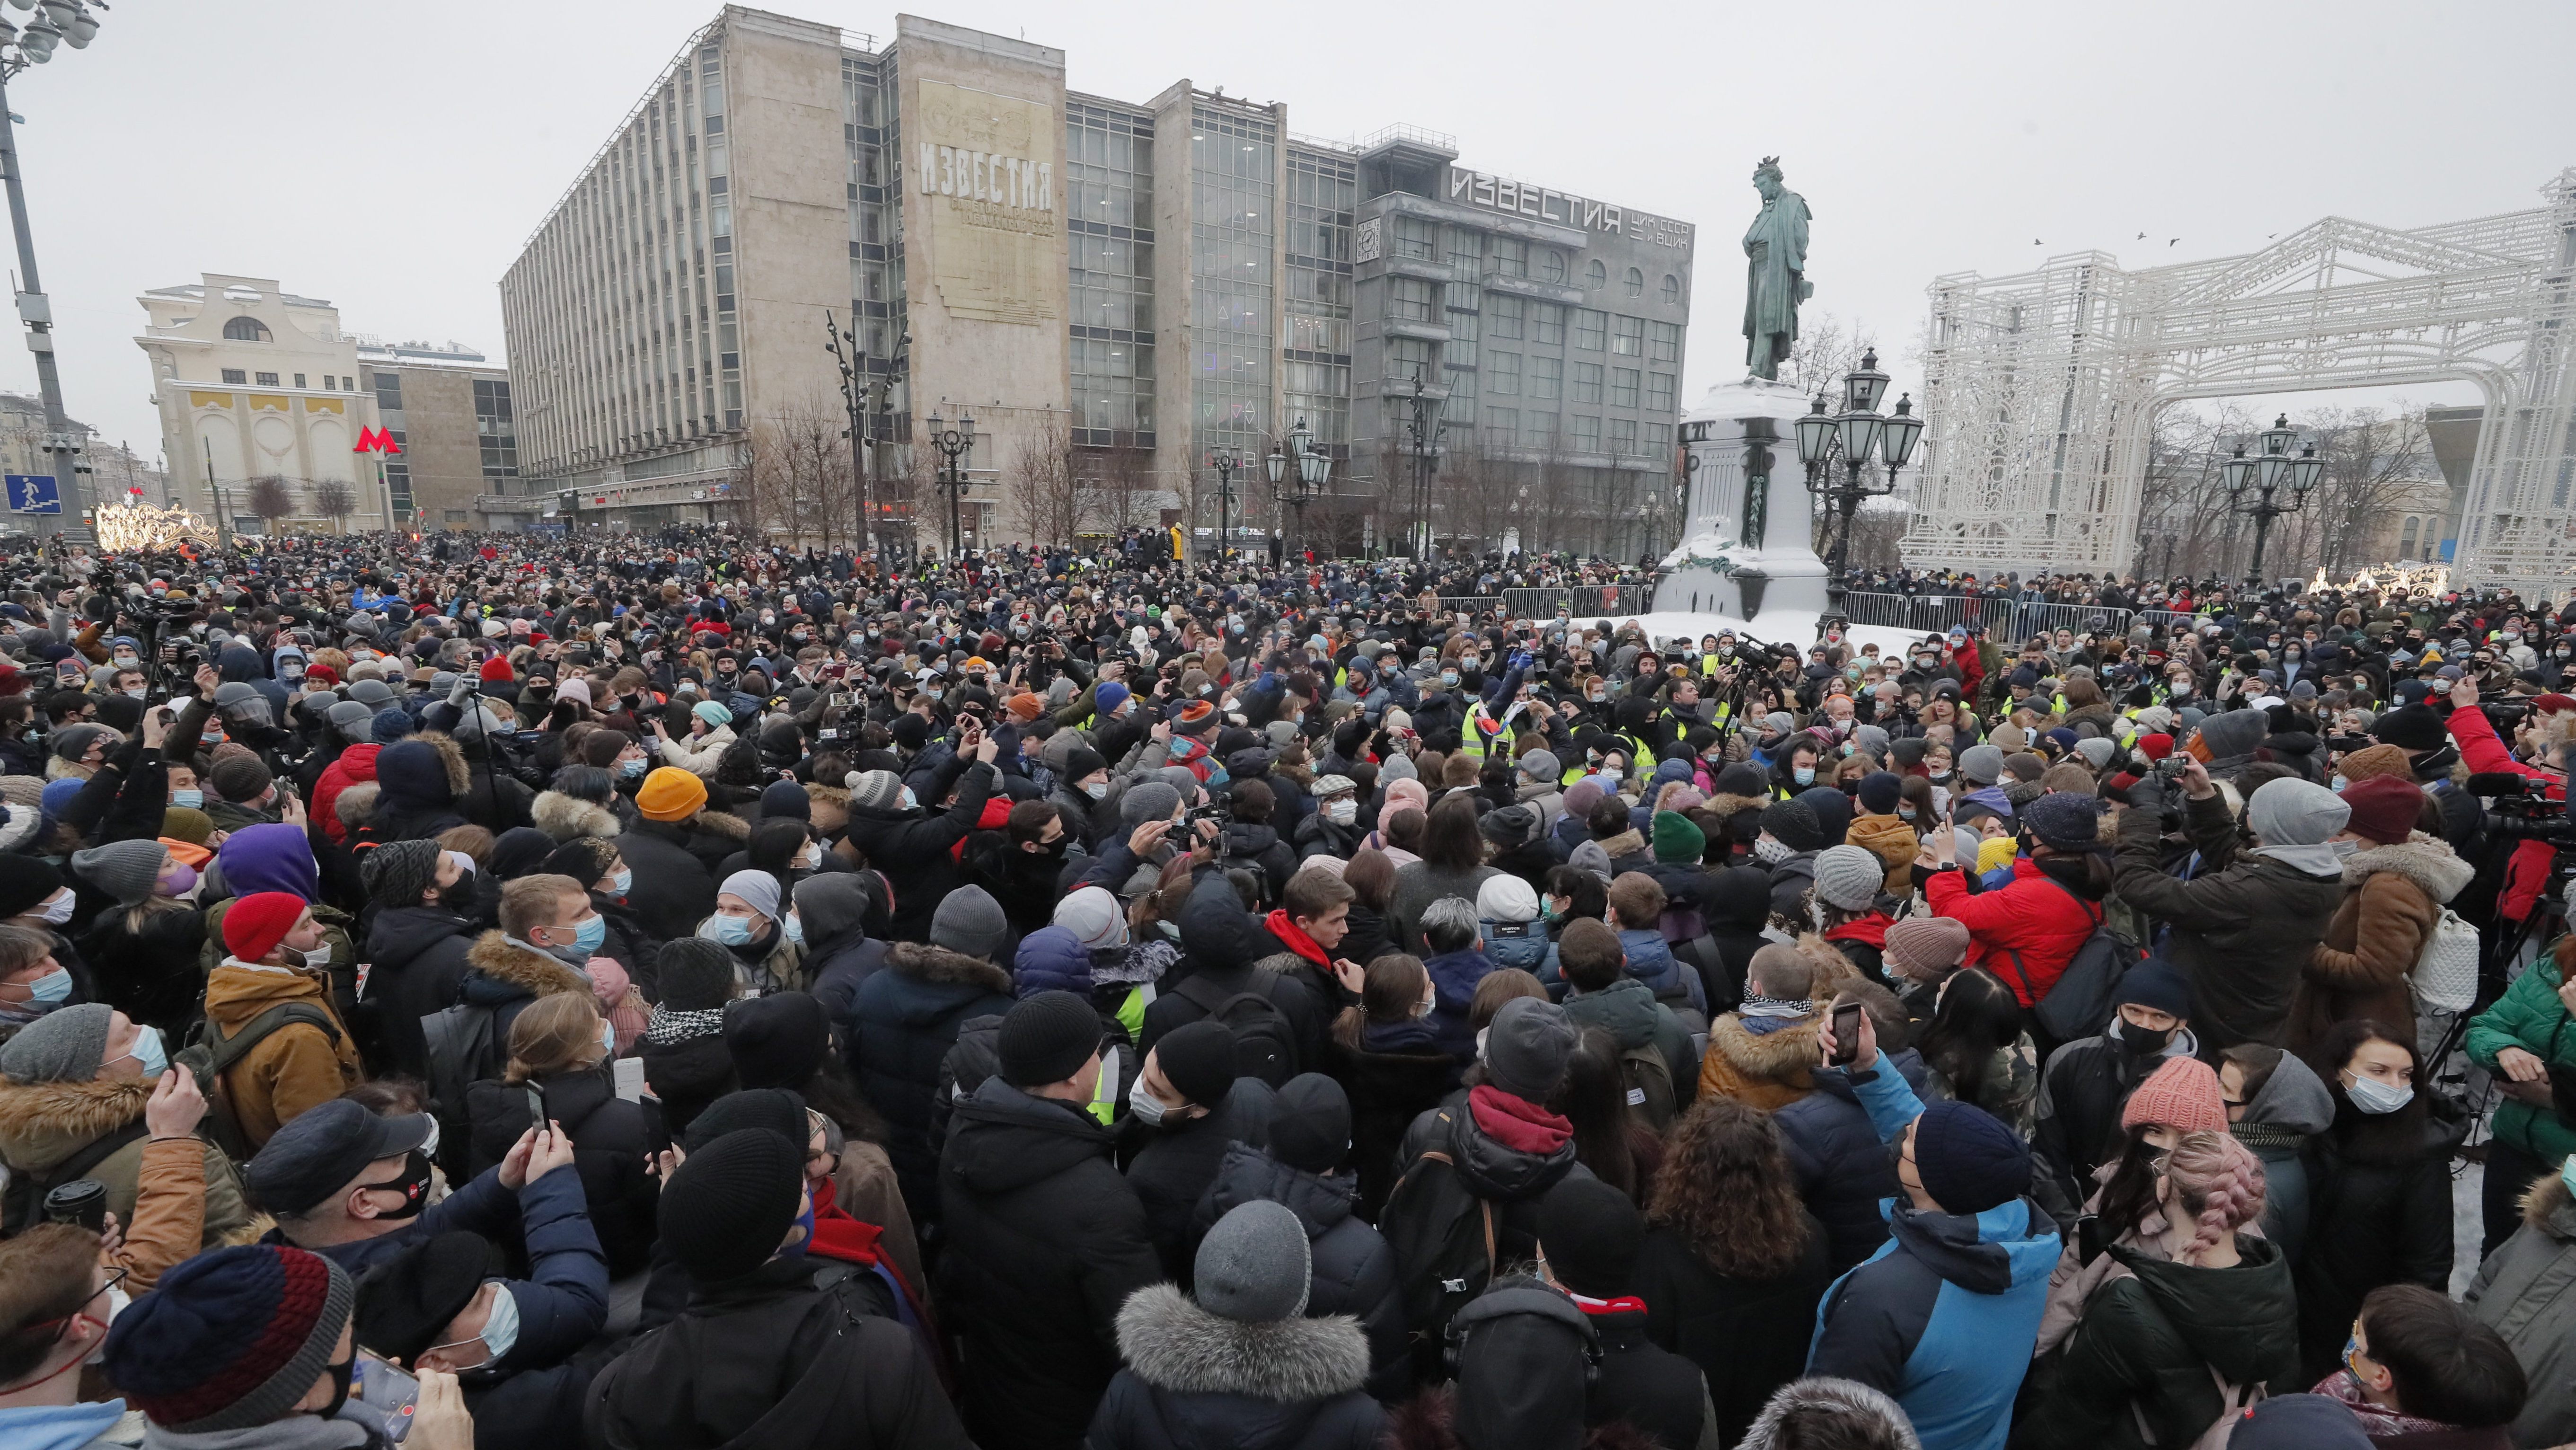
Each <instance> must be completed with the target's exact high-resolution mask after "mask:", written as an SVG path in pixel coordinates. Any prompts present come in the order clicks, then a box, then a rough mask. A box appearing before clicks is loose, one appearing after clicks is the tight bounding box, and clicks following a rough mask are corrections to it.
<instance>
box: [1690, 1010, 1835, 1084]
mask: <svg viewBox="0 0 2576 1450" xmlns="http://www.w3.org/2000/svg"><path fill="white" fill-rule="evenodd" d="M1818 1020H1819V1019H1818V1018H1816V1017H1809V1018H1808V1019H1807V1020H1805V1021H1803V1022H1792V1023H1790V1024H1789V1025H1788V1026H1786V1027H1780V1028H1775V1029H1773V1030H1772V1031H1769V1032H1764V1033H1759V1034H1756V1033H1752V1032H1748V1031H1746V1030H1745V1028H1744V1019H1743V1018H1742V1017H1740V1016H1738V1015H1737V1014H1735V1013H1733V1012H1729V1013H1727V1014H1726V1015H1725V1016H1722V1017H1720V1018H1718V1019H1717V1020H1716V1021H1714V1022H1711V1023H1709V1024H1708V1050H1709V1051H1711V1052H1714V1053H1719V1054H1721V1055H1723V1056H1724V1057H1725V1058H1726V1060H1727V1062H1728V1063H1729V1064H1730V1065H1732V1066H1733V1067H1734V1068H1735V1070H1736V1071H1737V1072H1740V1073H1742V1074H1743V1075H1745V1076H1746V1077H1758V1078H1762V1079H1765V1080H1766V1081H1770V1082H1787V1083H1804V1082H1806V1081H1807V1073H1808V1070H1809V1069H1811V1068H1813V1067H1815V1066H1816V1064H1817V1062H1818V1061H1819V1060H1820V1059H1819V1058H1818V1057H1817V1054H1816V1027H1817V1024H1818Z"/></svg>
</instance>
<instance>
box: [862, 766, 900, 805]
mask: <svg viewBox="0 0 2576 1450" xmlns="http://www.w3.org/2000/svg"><path fill="white" fill-rule="evenodd" d="M849 785H850V804H852V805H854V806H863V807H865V808H867V809H869V810H872V811H890V810H893V809H894V808H895V805H896V803H897V802H898V801H900V800H902V799H903V777H901V776H899V775H896V774H895V773H894V772H893V771H891V770H854V771H852V772H850V776H849Z"/></svg>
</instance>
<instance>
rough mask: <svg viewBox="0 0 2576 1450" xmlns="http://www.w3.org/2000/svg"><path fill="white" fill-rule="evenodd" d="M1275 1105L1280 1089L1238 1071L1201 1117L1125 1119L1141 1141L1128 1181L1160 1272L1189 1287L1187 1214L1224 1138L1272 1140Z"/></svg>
mask: <svg viewBox="0 0 2576 1450" xmlns="http://www.w3.org/2000/svg"><path fill="white" fill-rule="evenodd" d="M1278 1106H1279V1095H1278V1094H1277V1093H1275V1092H1273V1091H1272V1090H1271V1088H1270V1085H1269V1084H1268V1083H1265V1082H1263V1081H1262V1080H1261V1079H1259V1078H1257V1077H1241V1078H1236V1079H1235V1080H1234V1086H1233V1087H1232V1088H1230V1089H1228V1090H1227V1091H1226V1095H1225V1101H1223V1102H1221V1103H1218V1104H1217V1105H1216V1107H1215V1108H1214V1109H1212V1110H1210V1111H1209V1112H1208V1113H1207V1114H1206V1115H1205V1116H1203V1117H1197V1118H1191V1119H1189V1120H1188V1121H1186V1122H1174V1121H1172V1120H1171V1119H1169V1118H1165V1119H1164V1120H1163V1122H1162V1124H1160V1125H1158V1126H1155V1127H1150V1128H1149V1127H1146V1126H1145V1124H1144V1123H1143V1122H1142V1121H1141V1120H1139V1119H1134V1118H1130V1119H1128V1120H1127V1122H1128V1124H1129V1126H1128V1128H1127V1131H1128V1132H1129V1133H1132V1134H1136V1135H1139V1136H1140V1137H1141V1139H1142V1142H1143V1146H1142V1148H1141V1150H1140V1151H1139V1152H1138V1153H1137V1154H1136V1157H1135V1160H1134V1161H1133V1162H1131V1163H1129V1164H1128V1165H1127V1183H1128V1186H1130V1187H1132V1188H1134V1189H1135V1190H1136V1201H1137V1202H1139V1203H1141V1204H1143V1205H1144V1206H1145V1236H1146V1237H1147V1238H1150V1239H1152V1240H1153V1242H1154V1252H1155V1253H1156V1254H1157V1255H1159V1256H1161V1258H1162V1261H1163V1277H1164V1278H1167V1279H1169V1280H1171V1281H1172V1282H1174V1283H1176V1284H1179V1285H1180V1286H1181V1287H1183V1288H1185V1289H1186V1288H1188V1287H1189V1284H1190V1278H1191V1273H1190V1270H1191V1267H1192V1260H1193V1259H1194V1257H1195V1256H1196V1254H1197V1251H1198V1241H1197V1238H1196V1236H1195V1235H1193V1234H1192V1233H1191V1232H1190V1215H1191V1213H1192V1212H1193V1211H1194V1210H1195V1209H1197V1207H1198V1204H1199V1199H1200V1197H1201V1196H1203V1195H1204V1194H1206V1192H1207V1191H1208V1186H1209V1185H1210V1184H1212V1183H1214V1182H1215V1181H1216V1171H1217V1165H1218V1164H1220V1163H1222V1162H1224V1161H1225V1154H1226V1147H1227V1145H1228V1144H1231V1143H1250V1144H1252V1145H1254V1146H1255V1147H1259V1146H1262V1145H1264V1144H1266V1143H1268V1142H1269V1141H1270V1117H1271V1114H1272V1113H1274V1112H1276V1111H1278Z"/></svg>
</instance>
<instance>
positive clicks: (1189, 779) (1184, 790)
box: [1154, 765, 1200, 800]
mask: <svg viewBox="0 0 2576 1450" xmlns="http://www.w3.org/2000/svg"><path fill="white" fill-rule="evenodd" d="M1154 774H1155V775H1157V776H1160V777H1161V778H1162V780H1163V783H1164V784H1166V785H1168V786H1170V787H1171V788H1172V789H1173V790H1174V791H1176V792H1178V793H1179V795H1180V798H1181V799H1182V800H1188V799H1190V798H1191V797H1193V796H1194V795H1196V794H1197V793H1198V792H1199V790H1200V782H1199V778H1198V774H1197V773H1196V772H1195V771H1193V770H1191V769H1190V768H1189V767H1188V766H1186V765H1167V766H1164V767H1163V768H1162V769H1160V770H1158V771H1155V772H1154Z"/></svg>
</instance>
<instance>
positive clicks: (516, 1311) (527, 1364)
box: [353, 1197, 609, 1450]
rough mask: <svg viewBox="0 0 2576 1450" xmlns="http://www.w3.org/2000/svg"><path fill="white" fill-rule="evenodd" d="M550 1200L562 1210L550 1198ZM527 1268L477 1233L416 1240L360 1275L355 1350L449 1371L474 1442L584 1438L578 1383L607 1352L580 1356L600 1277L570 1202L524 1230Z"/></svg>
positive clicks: (493, 1444)
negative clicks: (517, 1273)
mask: <svg viewBox="0 0 2576 1450" xmlns="http://www.w3.org/2000/svg"><path fill="white" fill-rule="evenodd" d="M547 1206H548V1207H549V1208H558V1209H559V1208H560V1205H559V1204H557V1203H556V1201H555V1199H554V1198H552V1197H550V1198H549V1200H548V1204H547ZM528 1240H529V1242H528V1257H529V1273H528V1277H527V1278H525V1279H516V1278H512V1277H510V1276H509V1269H508V1264H507V1261H506V1260H505V1258H504V1257H503V1255H502V1254H501V1252H500V1250H499V1248H498V1247H497V1246H496V1245H494V1244H493V1243H492V1242H491V1241H490V1240H488V1239H486V1238H484V1237H482V1236H481V1235H479V1234H473V1233H466V1232H463V1231H457V1232H451V1233H442V1234H438V1235H436V1236H435V1237H432V1238H429V1239H426V1240H424V1241H421V1242H418V1243H414V1244H412V1245H410V1246H409V1247H407V1248H405V1249H404V1250H403V1251H402V1252H401V1253H399V1254H396V1255H394V1256H393V1257H392V1258H391V1259H388V1260H387V1261H386V1262H384V1263H382V1264H379V1265H378V1266H377V1267H376V1268H375V1269H374V1270H372V1271H370V1272H369V1273H368V1274H367V1275H366V1276H365V1277H364V1278H362V1279H361V1280H360V1281H359V1283H358V1298H357V1307H356V1311H355V1316H354V1321H353V1322H354V1325H355V1329H356V1340H357V1345H358V1348H360V1349H362V1350H364V1351H366V1352H367V1353H369V1354H374V1355H380V1356H382V1357H383V1358H385V1359H387V1360H390V1361H392V1362H393V1363H394V1364H396V1365H398V1366H401V1367H402V1368H404V1369H406V1370H409V1371H411V1372H412V1373H415V1374H422V1373H429V1374H442V1373H443V1374H450V1375H454V1376H455V1377H456V1380H457V1386H458V1388H459V1389H460V1390H461V1391H462V1392H463V1394H464V1400H465V1408H466V1410H467V1411H468V1412H469V1413H470V1414H471V1415H472V1416H473V1417H474V1443H475V1444H476V1445H477V1446H478V1447H480V1450H520V1447H549V1446H564V1445H570V1444H574V1443H577V1442H578V1441H579V1439H580V1437H581V1392H582V1391H583V1389H585V1388H586V1387H587V1386H588V1385H589V1383H590V1381H591V1379H592V1377H593V1376H594V1375H595V1374H596V1373H597V1371H598V1370H599V1368H600V1366H601V1365H603V1364H605V1363H606V1361H607V1359H608V1358H609V1356H608V1354H606V1353H598V1354H595V1355H594V1354H576V1353H575V1351H578V1350H581V1349H583V1347H584V1346H585V1344H586V1342H587V1339H588V1336H589V1335H591V1334H595V1333H596V1332H597V1329H598V1326H599V1324H600V1321H601V1319H602V1317H603V1315H602V1311H603V1310H604V1308H605V1303H606V1294H607V1288H608V1277H607V1275H606V1274H605V1273H604V1272H602V1270H601V1268H600V1261H599V1243H598V1239H597V1237H596V1236H595V1235H594V1234H593V1233H592V1232H591V1226H590V1223H589V1221H588V1220H587V1219H585V1218H584V1217H583V1215H582V1214H580V1213H579V1212H577V1211H568V1212H567V1211H559V1212H558V1213H557V1214H556V1216H555V1217H554V1218H553V1219H552V1221H551V1222H547V1223H545V1224H542V1225H539V1226H534V1227H532V1228H531V1230H530V1232H529V1234H528Z"/></svg>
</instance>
